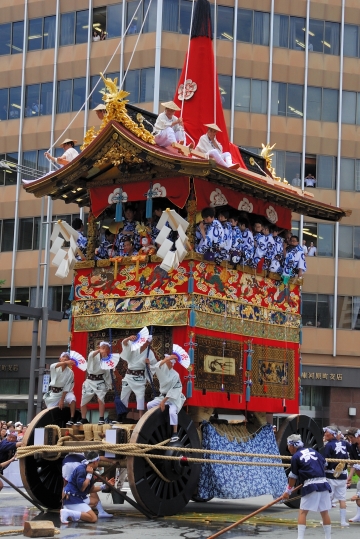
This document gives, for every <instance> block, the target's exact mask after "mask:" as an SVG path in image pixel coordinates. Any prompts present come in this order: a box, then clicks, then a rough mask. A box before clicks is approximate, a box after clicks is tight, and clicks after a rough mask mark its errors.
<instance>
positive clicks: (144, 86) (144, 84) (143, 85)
mask: <svg viewBox="0 0 360 539" xmlns="http://www.w3.org/2000/svg"><path fill="white" fill-rule="evenodd" d="M154 77H155V68H154V67H148V68H147V69H142V70H141V77H140V103H147V102H150V101H153V100H154Z"/></svg>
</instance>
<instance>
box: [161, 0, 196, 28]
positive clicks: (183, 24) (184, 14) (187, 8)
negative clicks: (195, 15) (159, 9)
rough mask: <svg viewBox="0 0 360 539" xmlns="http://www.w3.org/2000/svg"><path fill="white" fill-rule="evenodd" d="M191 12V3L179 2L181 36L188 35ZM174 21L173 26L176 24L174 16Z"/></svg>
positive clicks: (185, 0) (183, 0)
mask: <svg viewBox="0 0 360 539" xmlns="http://www.w3.org/2000/svg"><path fill="white" fill-rule="evenodd" d="M167 4H168V2H166V5H167ZM164 6H165V4H164ZM163 9H164V8H163ZM191 11H192V2H191V1H189V0H180V28H179V32H180V33H181V34H189V33H190V23H191ZM175 21H176V23H175V24H177V17H176V15H175ZM176 31H177V30H176Z"/></svg>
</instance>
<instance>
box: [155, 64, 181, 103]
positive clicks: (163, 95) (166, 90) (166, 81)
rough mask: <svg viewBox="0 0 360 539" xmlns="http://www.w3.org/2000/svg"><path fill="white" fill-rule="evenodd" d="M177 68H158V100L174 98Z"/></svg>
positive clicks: (177, 74)
mask: <svg viewBox="0 0 360 539" xmlns="http://www.w3.org/2000/svg"><path fill="white" fill-rule="evenodd" d="M178 79H179V70H178V69H173V68H171V67H161V68H160V95H159V99H160V101H171V100H172V99H174V95H175V90H176V87H177V82H178Z"/></svg>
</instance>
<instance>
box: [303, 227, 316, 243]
mask: <svg viewBox="0 0 360 539" xmlns="http://www.w3.org/2000/svg"><path fill="white" fill-rule="evenodd" d="M303 238H304V240H305V241H306V246H307V248H309V247H310V243H313V244H314V246H315V247H317V239H318V226H317V223H313V222H311V221H310V222H304V225H303Z"/></svg>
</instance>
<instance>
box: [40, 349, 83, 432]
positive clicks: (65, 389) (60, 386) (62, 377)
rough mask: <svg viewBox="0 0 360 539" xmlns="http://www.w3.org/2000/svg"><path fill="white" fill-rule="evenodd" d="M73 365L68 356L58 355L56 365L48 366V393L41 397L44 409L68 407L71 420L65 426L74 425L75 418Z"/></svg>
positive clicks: (66, 354)
mask: <svg viewBox="0 0 360 539" xmlns="http://www.w3.org/2000/svg"><path fill="white" fill-rule="evenodd" d="M74 365H75V363H74V361H72V360H71V359H70V355H69V354H68V353H67V352H63V353H62V354H61V355H60V357H59V361H58V363H52V365H50V375H51V379H50V386H49V391H48V392H47V393H45V395H44V397H43V398H44V401H45V404H46V408H52V407H53V406H59V408H60V409H62V408H63V407H64V405H65V404H68V405H69V407H70V413H71V418H70V421H68V422H67V425H73V424H74V416H75V406H76V399H75V395H74V393H73V389H74V373H73V371H72V367H73V366H74Z"/></svg>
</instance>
